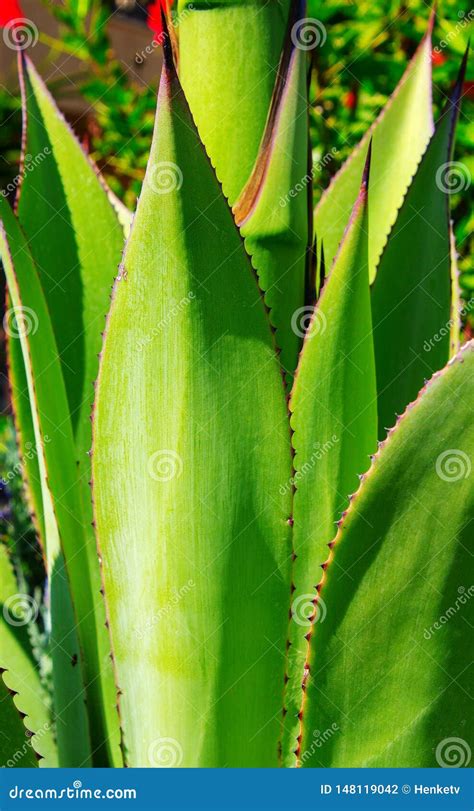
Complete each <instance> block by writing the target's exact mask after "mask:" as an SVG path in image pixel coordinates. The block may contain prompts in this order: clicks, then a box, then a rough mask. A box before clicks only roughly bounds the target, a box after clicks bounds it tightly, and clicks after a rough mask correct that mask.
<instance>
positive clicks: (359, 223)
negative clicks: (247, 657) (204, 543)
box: [282, 160, 377, 766]
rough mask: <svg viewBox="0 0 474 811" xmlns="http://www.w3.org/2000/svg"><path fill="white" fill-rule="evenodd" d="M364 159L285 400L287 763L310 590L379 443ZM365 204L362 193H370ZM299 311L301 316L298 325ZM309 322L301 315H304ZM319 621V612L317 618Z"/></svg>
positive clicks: (303, 656)
mask: <svg viewBox="0 0 474 811" xmlns="http://www.w3.org/2000/svg"><path fill="white" fill-rule="evenodd" d="M368 172H369V160H368V161H367V165H366V168H365V170H364V177H363V181H362V186H361V189H360V192H359V197H358V199H357V201H356V204H355V207H354V210H353V212H352V215H351V219H350V222H349V225H348V227H347V229H346V233H345V235H344V238H343V240H342V243H341V246H340V248H339V251H338V253H337V255H336V259H335V261H334V265H333V268H332V270H331V273H330V275H329V278H328V280H327V282H326V284H325V286H324V288H323V291H322V294H321V297H320V299H319V301H318V304H317V306H316V308H315V310H314V313H313V315H312V317H311V321H310V323H309V326H308V330H307V334H306V337H305V342H304V345H303V350H302V353H301V357H300V362H299V365H298V369H297V373H296V377H295V383H294V387H293V391H292V393H291V399H290V411H291V414H292V417H291V425H292V428H293V447H294V449H295V458H294V469H295V473H294V476H293V481H294V486H295V494H294V505H293V521H294V526H293V532H294V536H293V548H294V554H295V560H294V563H293V575H292V582H293V588H294V591H293V593H292V606H291V614H292V617H291V620H290V633H289V639H290V643H291V645H290V648H289V652H288V671H287V675H288V681H287V687H286V692H285V710H286V712H285V724H284V734H283V747H282V748H283V758H284V763H285V765H288V766H291V765H294V761H295V755H294V750H295V749H296V745H297V737H298V735H299V733H300V729H299V717H298V715H299V712H300V709H301V698H302V690H301V683H302V680H303V674H304V666H305V662H306V655H307V647H308V643H307V640H306V635H307V634H308V631H309V628H310V625H311V618H312V616H313V615H314V614H315V612H316V617H315V619H316V621H317V620H318V613H317V608H315V606H314V602H315V600H316V597H317V593H316V586H317V584H318V582H319V580H320V574H321V568H320V567H321V565H322V564H323V563H324V562H325V561H326V558H327V544H328V543H329V541H330V540H331V539H332V538H333V536H334V528H335V523H336V521H337V520H338V519H339V518H340V516H341V513H342V511H343V510H344V508H345V507H346V506H347V503H348V494H349V493H352V492H353V491H354V490H355V489H356V485H357V481H358V479H357V474H361V473H364V472H365V470H366V469H367V467H368V466H369V456H370V454H372V453H374V451H375V449H376V446H377V387H376V382H375V358H374V347H373V341H372V317H371V310H370V292H369V274H368V250H367V248H368V228H367V225H368V223H367V207H368V204H367V185H368ZM369 198H370V192H369ZM303 315H304V314H302V319H301V321H303ZM306 316H307V317H308V313H306ZM319 618H320V619H322V616H321V617H319Z"/></svg>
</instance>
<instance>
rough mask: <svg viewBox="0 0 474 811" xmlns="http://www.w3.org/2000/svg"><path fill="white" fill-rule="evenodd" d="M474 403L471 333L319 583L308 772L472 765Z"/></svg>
mask: <svg viewBox="0 0 474 811" xmlns="http://www.w3.org/2000/svg"><path fill="white" fill-rule="evenodd" d="M473 400H474V343H473V342H472V341H471V342H470V344H468V345H467V346H466V347H465V349H464V351H462V352H461V353H460V354H459V355H458V356H457V357H456V358H455V359H454V360H453V361H451V363H450V364H449V366H447V367H446V368H445V369H444V370H443V371H442V372H441V373H438V374H436V375H435V376H434V377H433V378H432V380H431V381H430V383H429V384H428V385H427V386H426V388H425V389H424V391H423V392H422V393H421V395H420V397H419V398H418V400H417V402H416V403H415V404H412V405H411V406H409V408H408V409H407V411H406V413H405V415H404V416H403V418H401V419H400V420H399V422H398V425H397V427H396V428H395V429H393V430H392V431H391V432H390V434H389V437H388V439H387V441H386V443H385V444H384V446H383V447H382V449H381V450H380V451H379V453H377V456H376V458H375V460H374V464H373V466H372V468H371V469H370V471H369V473H368V474H367V476H366V479H365V481H364V482H363V483H362V485H361V487H360V490H359V491H358V493H357V494H356V496H355V497H354V498H353V500H352V503H351V506H350V507H349V510H348V512H347V515H346V516H345V518H344V519H343V521H342V523H341V524H340V527H339V532H338V534H337V536H336V540H335V547H334V550H333V552H332V553H331V556H330V562H329V565H328V569H327V571H326V573H325V575H324V577H323V581H322V585H320V587H319V589H320V596H319V598H318V599H319V601H320V610H323V609H324V613H325V617H324V621H321V622H319V623H317V624H316V625H314V629H313V637H312V640H311V652H310V658H309V663H308V670H307V673H308V676H307V683H306V700H305V702H304V705H303V737H302V741H301V748H300V754H299V762H300V764H301V765H302V766H332V767H340V766H344V767H361V766H372V767H374V766H375V767H386V766H390V767H435V766H449V765H463V760H464V765H467V762H466V761H467V759H468V753H470V750H469V748H468V743H467V735H468V730H469V729H470V728H472V720H473V718H472V700H471V699H470V695H469V694H470V689H471V686H472V678H471V673H470V670H469V667H466V657H465V651H466V650H467V648H468V645H469V642H468V639H469V636H468V635H469V634H470V629H471V628H472V625H473V622H474V616H473V607H474V601H473V600H472V595H473V592H474V588H473V586H472V583H473V574H474V571H473V565H472V554H471V553H470V551H469V548H468V547H469V541H470V539H472V516H473V506H474V504H473V487H472V476H473V473H472V460H473V457H474V428H473V424H472V403H473ZM453 747H454V749H453ZM456 753H457V754H456ZM451 758H453V759H454V762H453V760H451Z"/></svg>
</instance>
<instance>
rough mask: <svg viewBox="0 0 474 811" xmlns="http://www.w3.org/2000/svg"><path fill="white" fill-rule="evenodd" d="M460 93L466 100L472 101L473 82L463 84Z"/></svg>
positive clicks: (473, 93) (473, 95)
mask: <svg viewBox="0 0 474 811" xmlns="http://www.w3.org/2000/svg"><path fill="white" fill-rule="evenodd" d="M462 92H463V96H466V98H467V99H474V82H464V84H463V86H462Z"/></svg>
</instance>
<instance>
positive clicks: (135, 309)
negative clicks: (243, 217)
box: [92, 57, 291, 766]
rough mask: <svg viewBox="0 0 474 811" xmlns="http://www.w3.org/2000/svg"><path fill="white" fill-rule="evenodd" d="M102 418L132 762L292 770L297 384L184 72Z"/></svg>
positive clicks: (108, 339)
mask: <svg viewBox="0 0 474 811" xmlns="http://www.w3.org/2000/svg"><path fill="white" fill-rule="evenodd" d="M167 59H168V62H169V57H167ZM163 173H166V174H167V176H168V181H169V182H168V183H167V184H166V192H165V193H164V192H163V186H162V184H161V182H160V181H161V180H162V179H163ZM111 403H116V404H117V407H114V408H111ZM93 425H94V454H93V463H92V467H93V492H94V502H95V513H96V521H97V535H98V541H99V546H100V549H101V555H102V566H103V579H104V585H105V597H106V603H107V606H108V617H109V623H110V630H111V636H112V643H113V650H114V660H115V667H116V673H117V683H118V687H119V688H120V712H121V718H122V729H123V736H124V748H125V759H126V762H127V763H128V765H130V766H157V765H169V766H173V765H174V766H178V765H182V766H275V765H277V764H278V756H277V751H278V750H277V744H278V735H279V730H280V720H281V701H282V690H283V677H284V653H285V641H286V632H287V612H288V605H289V595H290V563H291V544H290V538H289V532H290V527H289V524H288V519H289V516H290V508H291V500H290V495H289V494H288V493H286V492H285V493H284V495H281V494H280V493H279V487H280V485H281V484H282V483H283V482H285V481H287V479H288V477H289V475H290V472H291V456H290V439H289V431H288V420H287V410H286V404H285V396H284V388H283V385H282V380H281V373H280V367H279V363H278V360H277V357H276V353H275V348H274V346H273V344H272V340H271V332H270V328H269V324H268V321H267V317H266V314H265V311H264V307H263V302H262V300H261V294H260V292H259V289H258V285H257V281H256V278H255V276H254V273H253V271H252V268H251V266H250V262H249V260H248V257H247V256H246V254H245V251H244V248H243V244H242V241H241V238H240V235H239V233H238V230H237V229H236V227H235V223H234V221H233V217H232V213H231V211H230V209H229V207H228V205H227V203H226V201H225V199H224V197H223V195H222V193H221V190H220V188H219V185H218V183H217V181H216V178H215V175H214V172H213V171H212V168H211V166H210V164H209V162H208V160H207V158H206V155H205V153H204V150H203V148H202V145H201V142H200V140H199V136H198V134H197V131H196V129H195V127H194V124H193V122H192V118H191V115H190V112H189V108H188V106H187V104H186V101H185V98H184V95H183V93H182V91H181V88H180V86H179V83H178V80H177V78H176V75H175V74H174V72H173V69H172V68H171V67H170V66H169V65H168V66H167V67H165V70H164V73H163V76H162V81H161V86H160V92H159V100H158V112H157V121H156V128H155V135H154V140H153V145H152V151H151V156H150V163H149V166H148V170H147V175H146V179H145V183H144V187H143V191H142V194H141V197H140V202H139V206H138V209H137V213H136V215H135V219H134V224H133V227H132V232H131V236H130V239H129V242H128V246H127V249H126V253H125V257H124V262H123V267H122V269H121V271H120V274H119V276H118V278H117V281H116V286H115V293H114V299H113V303H112V308H111V312H110V315H109V319H108V324H107V329H106V336H105V343H104V349H103V353H102V361H101V365H100V372H99V379H98V387H97V399H96V410H95V415H94V424H93ZM130 437H133V442H131V441H130ZM150 685H153V689H150Z"/></svg>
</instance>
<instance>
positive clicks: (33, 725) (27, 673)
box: [0, 545, 58, 768]
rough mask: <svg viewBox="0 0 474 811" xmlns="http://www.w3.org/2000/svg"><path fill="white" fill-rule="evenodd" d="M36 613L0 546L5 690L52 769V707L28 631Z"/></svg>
mask: <svg viewBox="0 0 474 811" xmlns="http://www.w3.org/2000/svg"><path fill="white" fill-rule="evenodd" d="M37 614H38V606H37V604H36V603H35V601H34V600H33V599H32V598H31V597H30V596H29V595H27V594H23V593H21V592H20V590H19V588H18V584H17V581H16V578H15V575H14V573H13V569H12V566H11V563H10V560H9V557H8V553H7V549H6V547H5V546H3V545H0V669H2V670H6V671H7V672H6V673H4V674H3V679H4V681H5V684H6V685H7V687H8V688H9V689H10V690H13V691H15V692H16V693H18V696H17V698H16V705H17V707H18V709H19V710H20V711H21V712H22V713H23V714H24V715H26V716H27V721H26V725H27V727H28V729H30V731H31V732H34V735H33V737H32V739H31V744H32V746H33V748H34V750H35V752H37V753H38V754H39V755H41V757H42V758H43V759H42V761H41V765H42V766H47V767H51V768H52V767H55V766H57V765H58V755H57V751H56V744H55V741H54V737H53V730H52V718H51V708H50V706H49V703H48V697H47V695H46V693H45V690H44V689H43V685H42V684H41V679H40V674H39V666H38V663H37V662H36V661H35V659H34V657H33V653H32V650H31V644H30V638H29V634H28V629H27V625H28V623H29V622H31V621H34V620H35V619H36V616H37ZM2 729H3V727H2ZM0 737H1V736H0ZM18 765H22V766H24V765H27V764H25V763H19V764H18Z"/></svg>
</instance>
